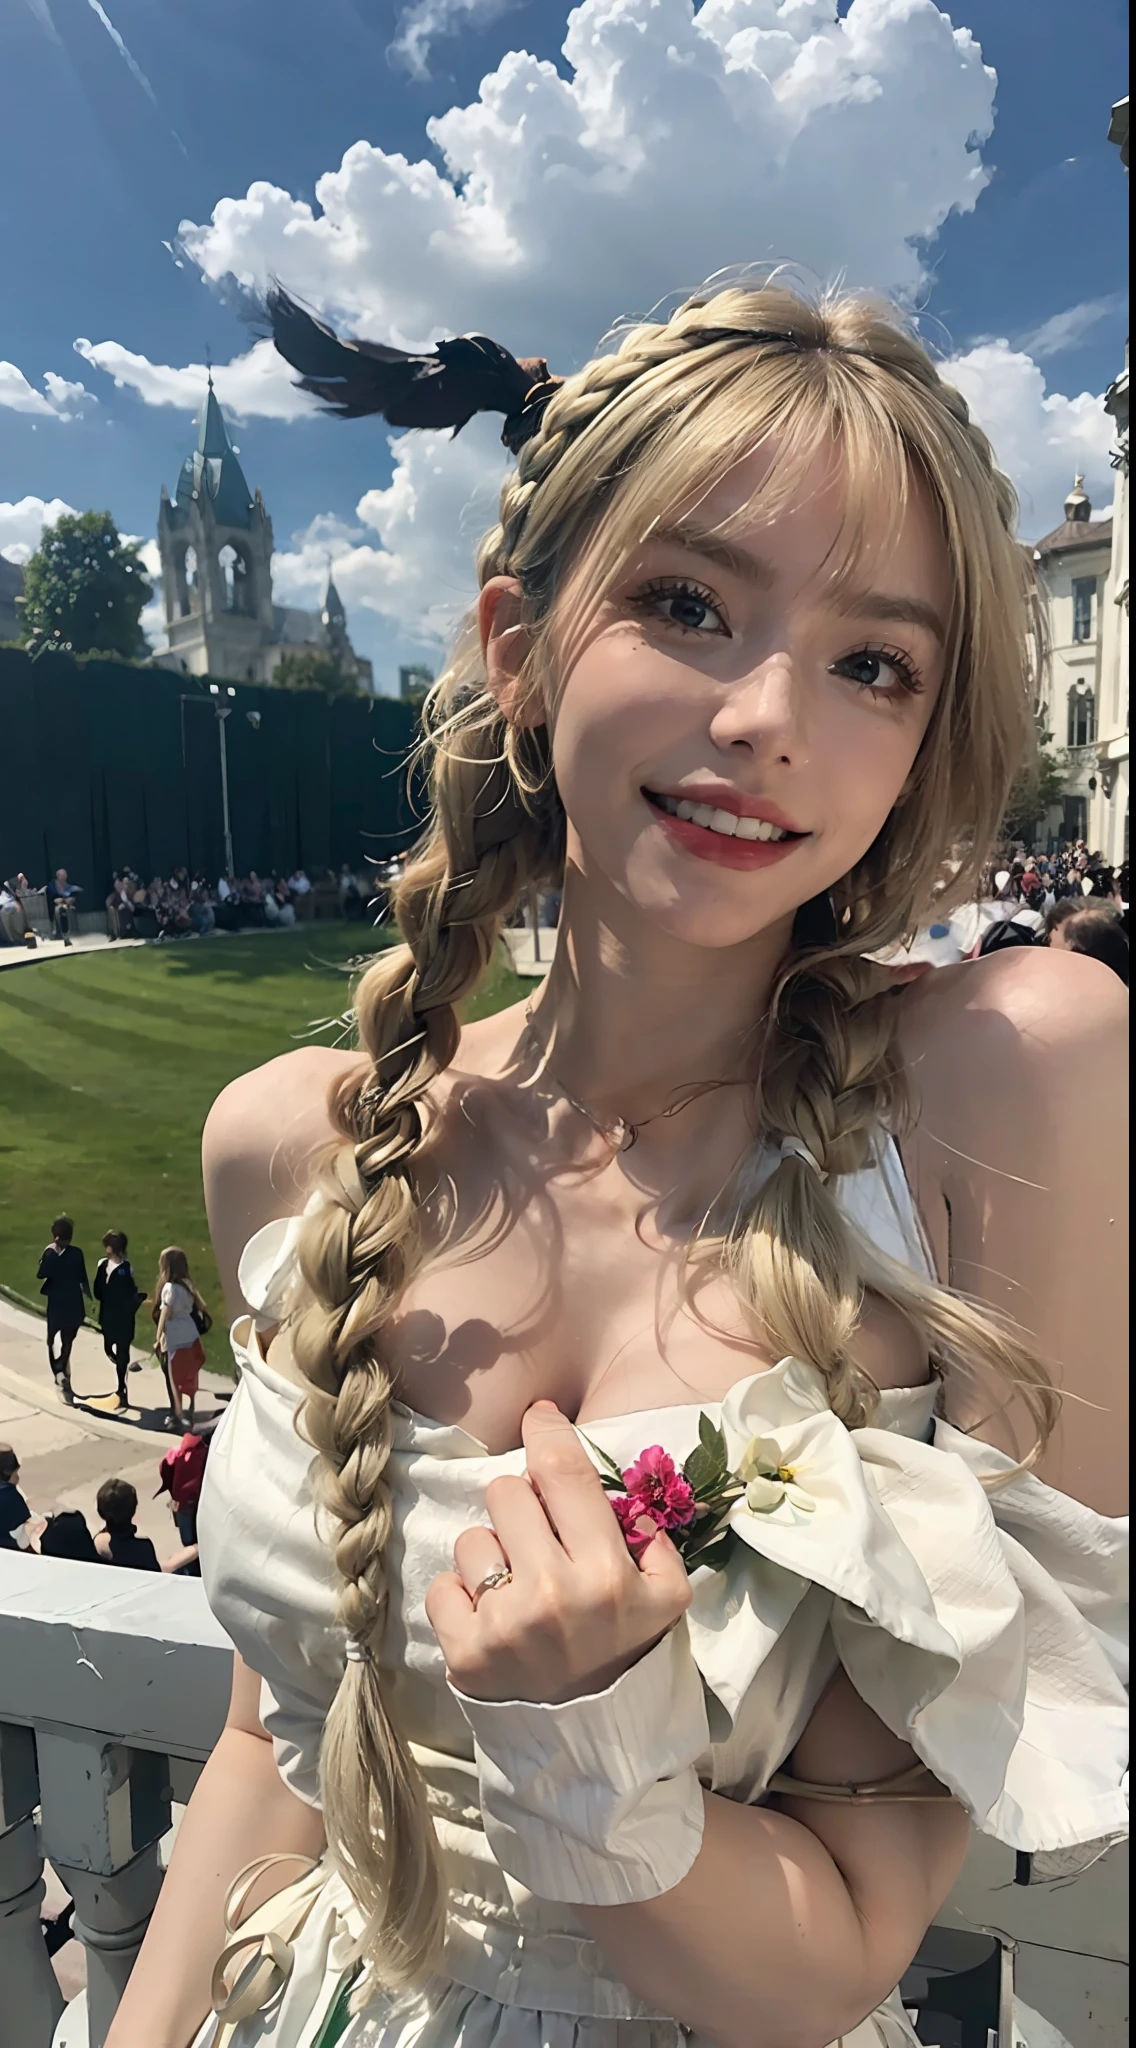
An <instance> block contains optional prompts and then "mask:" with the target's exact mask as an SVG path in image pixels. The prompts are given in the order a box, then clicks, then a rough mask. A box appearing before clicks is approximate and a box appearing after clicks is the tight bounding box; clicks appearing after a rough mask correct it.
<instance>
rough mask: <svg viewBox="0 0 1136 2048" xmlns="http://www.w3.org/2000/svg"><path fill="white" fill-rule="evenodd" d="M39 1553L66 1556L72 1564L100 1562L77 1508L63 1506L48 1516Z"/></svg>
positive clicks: (48, 1555) (42, 1532) (45, 1555)
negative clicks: (56, 1512) (54, 1513)
mask: <svg viewBox="0 0 1136 2048" xmlns="http://www.w3.org/2000/svg"><path fill="white" fill-rule="evenodd" d="M152 1547H153V1546H151V1548H152ZM39 1554H40V1556H41V1557H67V1558H70V1559H71V1561H72V1563H74V1564H101V1563H102V1558H101V1557H100V1556H99V1553H98V1551H97V1550H96V1549H95V1540H94V1537H93V1536H92V1535H91V1532H90V1530H89V1529H88V1527H87V1519H86V1516H85V1515H82V1514H80V1512H79V1509H78V1508H64V1509H61V1510H60V1512H59V1513H58V1514H57V1515H49V1516H48V1518H47V1524H46V1527H45V1528H44V1529H42V1530H41V1532H40V1539H39Z"/></svg>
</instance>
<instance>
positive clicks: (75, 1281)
mask: <svg viewBox="0 0 1136 2048" xmlns="http://www.w3.org/2000/svg"><path fill="white" fill-rule="evenodd" d="M74 1235H75V1225H74V1224H73V1223H72V1221H71V1218H70V1216H57V1217H56V1219H55V1221H54V1223H53V1224H52V1226H51V1243H50V1244H49V1245H48V1246H47V1248H46V1250H45V1251H44V1254H43V1257H42V1258H41V1259H40V1262H39V1270H38V1272H37V1274H36V1278H37V1280H41V1281H42V1282H43V1285H42V1286H41V1288H40V1290H39V1291H40V1293H41V1294H43V1295H46V1297H47V1357H48V1363H49V1364H50V1366H51V1370H52V1372H53V1373H54V1375H55V1384H56V1386H57V1387H58V1388H59V1391H60V1393H61V1394H62V1396H63V1399H64V1400H65V1401H66V1403H67V1405H68V1407H70V1406H71V1405H72V1403H73V1401H74V1399H75V1396H74V1394H73V1393H72V1391H71V1347H72V1345H73V1344H74V1342H75V1339H76V1337H77V1336H78V1334H79V1331H80V1330H81V1329H82V1327H83V1317H84V1314H85V1310H84V1307H83V1296H84V1295H86V1297H87V1300H88V1301H90V1299H91V1283H90V1281H89V1280H88V1278H87V1262H86V1260H85V1258H84V1257H83V1254H82V1252H81V1251H80V1249H79V1247H78V1245H77V1244H75V1243H73V1242H72V1240H73V1238H74ZM57 1339H58V1342H59V1355H58V1357H56V1353H55V1345H56V1340H57Z"/></svg>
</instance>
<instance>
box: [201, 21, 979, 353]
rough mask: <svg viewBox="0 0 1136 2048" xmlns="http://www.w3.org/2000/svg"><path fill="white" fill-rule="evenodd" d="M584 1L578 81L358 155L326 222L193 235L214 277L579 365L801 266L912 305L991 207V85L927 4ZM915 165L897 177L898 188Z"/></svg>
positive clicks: (258, 197)
mask: <svg viewBox="0 0 1136 2048" xmlns="http://www.w3.org/2000/svg"><path fill="white" fill-rule="evenodd" d="M833 13H834V10H833V7H832V5H831V0H704V4H703V5H702V7H701V8H700V9H699V10H698V12H697V13H695V12H694V11H693V9H692V7H691V6H690V4H689V0H583V5H581V6H580V7H578V8H577V9H576V10H575V11H574V12H573V13H572V14H571V15H570V17H569V21H568V29H567V34H566V36H565V41H564V58H565V63H566V68H567V72H568V75H567V76H561V74H560V73H559V72H558V71H557V69H556V67H555V66H554V65H552V64H550V63H545V62H541V61H538V60H537V59H536V58H535V57H533V56H531V55H529V54H528V53H527V52H525V51H512V52H510V53H509V55H507V56H506V57H504V58H503V59H502V61H501V63H500V64H499V65H498V67H497V69H496V70H495V71H493V72H491V73H490V74H489V76H488V77H487V78H485V79H484V80H483V81H482V84H481V88H480V92H479V95H478V98H477V99H476V101H474V102H473V104H472V105H470V106H466V107H452V108H451V109H450V110H449V112H448V113H445V114H443V115H441V116H440V117H438V118H437V119H435V120H432V121H430V122H429V123H428V134H429V138H430V141H431V142H432V143H433V145H434V147H435V149H436V150H437V151H438V152H439V153H440V156H441V158H442V163H441V166H440V167H439V165H438V164H437V163H435V162H434V161H432V160H431V159H429V158H420V159H418V160H417V161H416V162H410V161H408V160H407V158H406V157H404V156H401V155H396V154H393V153H390V152H388V151H386V150H384V149H382V148H380V147H378V146H376V145H373V144H371V143H367V142H356V143H355V144H354V145H353V146H352V147H351V148H350V149H349V150H348V151H347V153H346V155H345V156H344V158H343V161H342V163H341V164H340V167H339V169H338V170H337V171H329V172H327V173H326V174H325V175H324V176H323V177H321V178H320V179H319V180H318V181H317V184H316V188H315V191H316V200H317V205H316V207H315V208H313V207H311V206H310V205H309V204H308V203H307V202H306V201H305V200H303V199H298V198H296V197H294V196H293V195H292V194H291V193H289V192H286V191H283V190H282V189H281V188H280V187H279V186H277V185H272V184H268V183H266V182H258V183H256V184H254V185H252V186H250V188H249V190H248V192H247V194H246V195H245V197H244V198H226V199H222V200H221V201H220V203H219V204H218V205H217V206H216V207H215V209H214V211H213V216H212V219H211V220H210V221H208V222H206V223H204V224H195V223H194V222H191V221H185V222H183V223H182V227H181V230H180V242H181V247H182V249H183V251H184V252H185V253H186V254H188V255H189V256H190V257H191V258H192V260H193V261H194V262H195V263H196V264H197V265H198V266H199V267H200V269H201V270H202V272H203V274H204V275H205V277H206V278H209V279H211V280H214V281H220V280H221V279H224V278H230V277H231V278H236V279H238V280H239V281H240V282H241V283H242V284H243V285H245V286H249V287H252V288H254V289H258V290H261V289H263V288H264V287H265V285H266V284H267V283H268V281H269V279H270V278H271V277H273V276H279V277H280V278H281V279H282V280H283V281H284V283H286V284H287V285H288V286H289V287H290V288H291V289H293V290H295V291H297V292H298V293H300V294H301V295H302V296H303V297H305V298H306V299H308V300H309V301H310V302H311V303H312V304H313V305H316V306H319V307H323V308H325V309H327V310H329V311H331V312H332V313H333V314H337V315H339V316H340V317H341V318H342V319H343V320H345V321H346V322H347V323H348V324H349V325H356V326H357V327H358V329H359V330H360V331H361V332H364V333H366V332H370V333H372V334H375V335H377V336H379V337H381V338H384V339H389V340H392V341H395V342H401V343H402V344H403V345H405V346H418V345H421V344H422V343H423V342H426V341H429V340H432V339H434V338H436V337H437V336H438V335H439V334H440V333H443V332H449V333H453V332H455V331H457V332H462V331H466V330H468V329H470V328H475V327H476V328H480V329H482V330H484V331H487V332H489V333H491V334H495V335H497V336H498V337H499V338H500V339H501V340H503V341H504V342H506V343H507V344H508V346H510V347H511V348H513V349H514V351H515V352H516V353H518V354H547V355H548V356H549V357H550V359H553V360H554V362H555V364H556V365H557V366H566V367H571V366H572V365H573V364H574V363H576V362H579V361H580V360H582V359H583V358H584V357H585V356H586V354H587V353H588V352H589V351H590V349H591V348H592V347H593V346H594V344H595V342H596V339H597V337H598V336H599V335H600V334H602V333H603V332H604V331H605V330H606V329H607V327H608V326H609V324H610V323H611V321H612V319H613V318H614V317H615V316H616V315H618V314H620V313H622V312H635V311H641V312H645V311H647V310H648V309H649V308H650V307H652V306H653V305H655V304H656V302H657V301H658V300H659V299H660V297H661V296H663V295H666V294H668V293H671V292H673V291H675V290H679V289H687V288H690V287H693V286H696V285H697V284H699V283H700V282H701V281H702V280H703V279H704V278H705V277H707V276H708V275H710V274H712V273H713V272H715V271H716V270H718V269H719V268H721V267H723V266H726V265H737V264H739V263H752V262H758V261H762V260H766V259H771V260H773V261H785V260H791V261H792V262H793V263H795V264H798V265H801V266H804V267H805V268H806V269H808V270H809V271H811V272H812V273H814V274H815V275H816V276H818V277H821V278H829V277H831V276H833V275H835V274H836V273H838V272H840V273H844V274H846V275H847V276H848V278H849V279H850V280H851V281H853V282H856V283H861V284H871V285H873V286H875V287H877V288H879V289H882V290H890V291H896V292H899V293H901V294H904V295H906V296H909V297H910V296H912V295H914V294H917V292H918V291H919V288H920V286H921V285H922V282H923V279H924V265H923V258H922V255H921V253H920V245H921V244H922V243H923V242H924V241H925V240H926V239H927V238H929V237H931V236H933V235H934V234H935V232H936V230H937V229H938V228H939V227H940V225H941V224H942V222H943V221H944V220H945V219H946V217H947V215H948V214H949V213H951V212H952V211H954V210H961V211H964V212H965V211H968V210H969V209H970V208H971V207H973V205H974V203H975V201H976V199H977V198H978V195H979V193H980V192H981V191H982V188H983V186H984V185H985V183H986V180H987V175H988V174H987V172H986V170H985V168H984V167H983V164H982V161H981V158H980V155H979V152H978V147H977V144H978V143H979V142H981V141H982V140H983V139H984V138H985V137H986V136H988V135H989V134H990V132H991V127H992V124H993V99H994V87H995V79H994V74H993V72H992V71H990V70H989V69H988V68H987V67H986V66H985V65H984V64H983V62H982V55H981V51H980V50H979V48H978V45H977V43H976V42H975V41H974V39H973V37H972V36H971V35H970V32H969V31H968V30H967V29H955V28H952V26H951V23H950V21H949V20H948V19H947V17H946V15H945V14H942V13H940V12H939V10H938V8H937V7H935V6H934V5H933V4H932V0H852V4H851V6H850V7H849V9H848V12H847V14H846V16H845V17H844V18H843V19H842V20H839V21H837V20H834V19H833ZM900 165H902V176H899V175H897V167H899V166H900Z"/></svg>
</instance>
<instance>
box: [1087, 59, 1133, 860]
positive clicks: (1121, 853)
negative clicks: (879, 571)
mask: <svg viewBox="0 0 1136 2048" xmlns="http://www.w3.org/2000/svg"><path fill="white" fill-rule="evenodd" d="M1108 139H1109V141H1110V142H1115V143H1116V145H1117V147H1118V149H1119V151H1120V161H1121V163H1122V164H1123V165H1124V167H1125V169H1126V170H1127V168H1128V101H1127V100H1126V99H1124V100H1120V101H1118V103H1117V105H1116V106H1115V107H1114V108H1113V110H1112V121H1111V123H1110V125H1109V131H1108ZM1104 402H1105V407H1106V409H1107V410H1108V412H1110V413H1111V415H1112V417H1113V419H1114V420H1115V422H1116V449H1115V453H1114V455H1113V464H1114V467H1115V469H1116V483H1115V486H1114V489H1113V495H1112V556H1111V560H1110V562H1109V566H1108V576H1107V578H1106V581H1105V587H1104V591H1103V593H1102V599H1101V679H1100V716H1099V721H1098V728H1097V742H1098V746H1097V770H1096V778H1095V780H1096V788H1095V790H1094V791H1093V792H1092V796H1091V799H1090V804H1089V832H1088V837H1089V840H1090V842H1091V844H1092V845H1093V847H1099V849H1100V851H1101V852H1102V853H1103V854H1104V856H1105V859H1106V860H1107V861H1109V862H1110V863H1111V865H1112V866H1113V867H1119V866H1120V864H1121V862H1122V861H1126V860H1127V859H1128V349H1127V346H1126V347H1125V350H1124V368H1123V370H1122V371H1121V373H1120V375H1119V377H1118V378H1117V379H1116V382H1115V383H1114V384H1111V385H1110V386H1109V388H1108V390H1107V392H1106V393H1105V401H1104Z"/></svg>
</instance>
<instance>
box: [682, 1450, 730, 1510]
mask: <svg viewBox="0 0 1136 2048" xmlns="http://www.w3.org/2000/svg"><path fill="white" fill-rule="evenodd" d="M682 1476H683V1478H684V1479H686V1480H688V1481H689V1482H690V1484H691V1486H693V1488H694V1491H695V1493H696V1494H697V1495H698V1497H699V1499H703V1498H704V1497H705V1495H706V1494H707V1493H711V1492H713V1491H714V1489H715V1488H716V1487H718V1486H720V1485H721V1483H722V1480H723V1478H724V1476H725V1475H724V1473H723V1469H722V1467H721V1465H720V1464H719V1463H718V1460H717V1458H716V1457H715V1455H714V1452H713V1451H711V1450H708V1449H707V1447H706V1445H705V1444H696V1445H695V1447H694V1449H693V1450H692V1451H691V1453H690V1456H689V1458H688V1459H687V1461H686V1463H685V1465H684V1466H683V1468H682Z"/></svg>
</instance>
